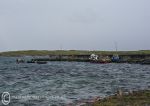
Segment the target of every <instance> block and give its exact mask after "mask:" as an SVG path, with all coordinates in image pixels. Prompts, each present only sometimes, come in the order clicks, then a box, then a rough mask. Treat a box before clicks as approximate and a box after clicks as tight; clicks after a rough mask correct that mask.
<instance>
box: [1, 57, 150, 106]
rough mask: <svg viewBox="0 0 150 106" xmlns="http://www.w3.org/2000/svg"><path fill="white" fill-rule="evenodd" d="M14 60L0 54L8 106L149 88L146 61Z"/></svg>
mask: <svg viewBox="0 0 150 106" xmlns="http://www.w3.org/2000/svg"><path fill="white" fill-rule="evenodd" d="M15 60H16V58H14V57H0V93H3V92H9V93H10V96H11V101H10V106H51V105H56V106H63V105H66V104H68V103H74V102H76V101H78V100H84V99H90V98H92V97H97V96H100V97H105V96H108V95H111V94H114V93H115V92H116V91H117V90H118V89H120V88H121V89H124V90H127V91H128V90H142V89H149V88H150V66H149V65H140V64H114V63H112V64H93V63H88V62H85V63H84V62H49V63H48V64H41V65H39V64H27V63H23V64H16V62H15ZM0 105H2V103H0Z"/></svg>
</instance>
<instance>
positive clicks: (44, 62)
mask: <svg viewBox="0 0 150 106" xmlns="http://www.w3.org/2000/svg"><path fill="white" fill-rule="evenodd" d="M36 63H37V64H47V61H37V62H36Z"/></svg>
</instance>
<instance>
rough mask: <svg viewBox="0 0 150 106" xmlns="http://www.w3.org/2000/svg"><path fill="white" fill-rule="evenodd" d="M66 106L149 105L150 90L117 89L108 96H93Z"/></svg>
mask: <svg viewBox="0 0 150 106" xmlns="http://www.w3.org/2000/svg"><path fill="white" fill-rule="evenodd" d="M66 106H150V90H140V91H128V92H123V91H122V90H118V91H117V92H116V93H115V94H114V95H111V96H109V97H105V98H101V97H95V98H93V99H89V100H82V101H78V102H76V103H74V104H68V105H66Z"/></svg>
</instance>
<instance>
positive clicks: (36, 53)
mask: <svg viewBox="0 0 150 106" xmlns="http://www.w3.org/2000/svg"><path fill="white" fill-rule="evenodd" d="M93 53H94V54H98V55H113V54H118V55H150V50H139V51H88V50H51V51H49V50H25V51H7V52H0V56H14V57H17V56H46V55H90V54H93Z"/></svg>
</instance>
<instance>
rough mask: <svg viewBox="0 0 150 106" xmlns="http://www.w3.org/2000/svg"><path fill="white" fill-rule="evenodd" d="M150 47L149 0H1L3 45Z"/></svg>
mask: <svg viewBox="0 0 150 106" xmlns="http://www.w3.org/2000/svg"><path fill="white" fill-rule="evenodd" d="M114 42H117V44H118V49H119V50H144V49H150V0H0V51H10V50H31V49H34V50H58V49H61V48H62V49H65V50H70V49H71V50H74V49H78V50H114V49H115V46H114Z"/></svg>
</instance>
